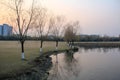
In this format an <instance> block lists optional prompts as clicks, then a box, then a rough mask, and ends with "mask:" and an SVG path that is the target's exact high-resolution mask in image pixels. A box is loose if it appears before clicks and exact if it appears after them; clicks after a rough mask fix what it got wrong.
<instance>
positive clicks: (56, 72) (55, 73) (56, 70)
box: [48, 54, 64, 80]
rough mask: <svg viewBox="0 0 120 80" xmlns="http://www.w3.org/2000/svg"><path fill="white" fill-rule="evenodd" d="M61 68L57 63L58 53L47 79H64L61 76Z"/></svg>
mask: <svg viewBox="0 0 120 80" xmlns="http://www.w3.org/2000/svg"><path fill="white" fill-rule="evenodd" d="M62 70H63V68H62V66H61V65H60V64H59V59H58V54H56V55H55V61H54V62H53V68H52V74H50V77H49V78H48V80H64V79H63V76H62V72H63V71H62Z"/></svg>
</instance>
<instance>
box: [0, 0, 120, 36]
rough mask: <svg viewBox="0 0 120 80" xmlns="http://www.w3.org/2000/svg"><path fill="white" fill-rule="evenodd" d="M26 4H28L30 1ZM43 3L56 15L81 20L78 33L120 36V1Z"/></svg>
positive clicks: (44, 0)
mask: <svg viewBox="0 0 120 80" xmlns="http://www.w3.org/2000/svg"><path fill="white" fill-rule="evenodd" d="M26 2H27V4H28V3H30V0H26ZM41 2H42V5H43V6H45V7H47V8H48V10H49V11H50V12H52V13H54V14H56V15H64V16H65V17H66V18H67V20H70V21H76V20H79V21H80V29H78V31H80V33H81V34H89V35H91V34H98V35H109V36H118V35H119V34H120V0H42V1H41ZM3 11H4V10H3ZM1 19H2V18H1ZM1 19H0V20H1Z"/></svg>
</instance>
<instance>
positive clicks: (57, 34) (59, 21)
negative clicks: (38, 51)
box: [51, 16, 65, 51]
mask: <svg viewBox="0 0 120 80" xmlns="http://www.w3.org/2000/svg"><path fill="white" fill-rule="evenodd" d="M64 19H65V18H64V17H63V16H54V17H52V18H51V26H52V35H53V36H54V38H55V41H56V51H57V49H58V45H59V43H58V42H59V39H60V38H61V37H62V35H63V31H64Z"/></svg>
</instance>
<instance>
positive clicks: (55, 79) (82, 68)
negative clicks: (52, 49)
mask: <svg viewBox="0 0 120 80" xmlns="http://www.w3.org/2000/svg"><path fill="white" fill-rule="evenodd" d="M51 57H52V62H53V66H52V68H51V70H50V71H49V72H50V74H49V77H48V80H120V48H79V51H78V52H71V53H60V54H57V55H52V56H51Z"/></svg>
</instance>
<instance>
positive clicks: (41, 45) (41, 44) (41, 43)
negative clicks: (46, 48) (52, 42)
mask: <svg viewBox="0 0 120 80" xmlns="http://www.w3.org/2000/svg"><path fill="white" fill-rule="evenodd" d="M42 47H43V40H41V42H40V53H42Z"/></svg>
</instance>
